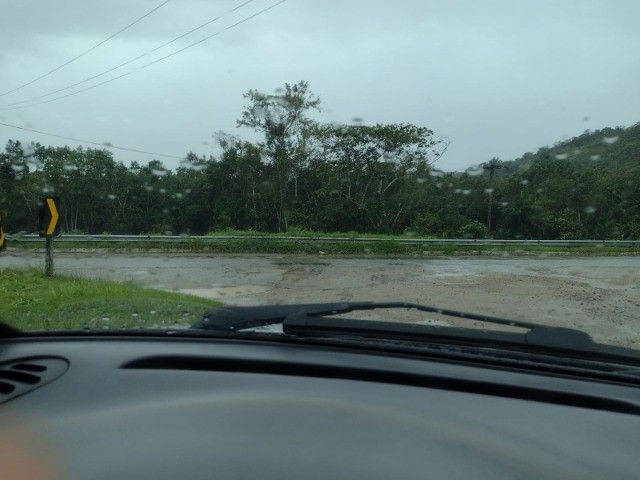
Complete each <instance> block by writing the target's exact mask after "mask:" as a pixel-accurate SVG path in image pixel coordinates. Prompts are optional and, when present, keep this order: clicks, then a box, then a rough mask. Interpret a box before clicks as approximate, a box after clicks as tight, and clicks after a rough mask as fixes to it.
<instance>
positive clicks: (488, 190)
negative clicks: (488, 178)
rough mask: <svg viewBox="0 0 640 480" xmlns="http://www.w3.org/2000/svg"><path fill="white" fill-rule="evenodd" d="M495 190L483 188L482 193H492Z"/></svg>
mask: <svg viewBox="0 0 640 480" xmlns="http://www.w3.org/2000/svg"><path fill="white" fill-rule="evenodd" d="M494 191H495V190H494V189H493V188H485V189H484V193H493V192H494Z"/></svg>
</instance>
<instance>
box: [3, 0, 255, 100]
mask: <svg viewBox="0 0 640 480" xmlns="http://www.w3.org/2000/svg"><path fill="white" fill-rule="evenodd" d="M253 1H254V0H246V1H245V2H243V3H241V4H240V5H238V6H236V7H234V8H232V9H231V10H228V11H227V12H224V13H223V14H221V15H218V16H217V17H215V18H212V19H211V20H208V21H206V22H204V23H202V24H200V25H198V26H197V27H195V28H192V29H191V30H189V31H187V32H185V33H183V34H181V35H178V36H177V37H175V38H173V39H171V40H169V41H167V42H164V43H162V44H160V45H158V46H157V47H155V48H154V49H153V50H150V51H148V52H144V53H141V54H140V55H138V56H136V57H133V58H130V59H129V60H127V61H125V62H122V63H120V64H118V65H116V66H114V67H111V68H108V69H107V70H104V71H102V72H100V73H97V74H95V75H92V76H90V77H87V78H85V79H83V80H80V81H79V82H76V83H72V84H71V85H67V86H66V87H62V88H59V89H57V90H53V91H51V92H48V93H45V94H43V95H39V96H37V97H32V98H30V99H29V100H21V101H19V102H14V103H7V104H4V105H0V107H1V108H5V107H13V106H16V105H21V104H25V103H31V102H34V101H36V100H40V99H42V98H46V97H49V96H51V95H55V94H56V93H60V92H64V91H65V90H69V89H70V88H73V87H77V86H78V85H82V84H84V83H87V82H89V81H91V80H95V79H96V78H98V77H101V76H103V75H106V74H107V73H111V72H113V71H115V70H117V69H119V68H122V67H124V66H126V65H129V64H131V63H133V62H135V61H136V60H140V59H141V58H143V57H146V56H148V55H151V54H152V53H155V52H157V51H158V50H160V49H162V48H164V47H166V46H168V45H171V44H172V43H175V42H177V41H178V40H180V39H182V38H184V37H186V36H187V35H190V34H192V33H193V32H195V31H197V30H200V29H202V28H204V27H206V26H207V25H210V24H212V23H213V22H215V21H216V20H219V19H220V18H222V17H223V16H224V15H227V14H229V13H233V12H235V11H236V10H239V9H240V8H242V7H244V6H245V5H247V4H249V3H251V2H253ZM63 98H64V97H63Z"/></svg>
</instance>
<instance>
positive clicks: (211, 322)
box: [196, 302, 541, 331]
mask: <svg viewBox="0 0 640 480" xmlns="http://www.w3.org/2000/svg"><path fill="white" fill-rule="evenodd" d="M388 308H395V309H400V308H405V309H413V310H419V311H422V312H430V313H437V314H439V315H445V316H449V317H458V318H464V319H468V320H479V321H482V322H486V323H493V324H498V325H507V326H510V327H521V328H526V329H529V330H531V329H533V328H537V327H540V326H541V325H538V324H535V323H529V322H521V321H517V320H508V319H504V318H498V317H492V316H490V315H482V314H478V313H467V312H461V311H458V310H448V309H445V308H437V307H431V306H428V305H420V304H417V303H406V302H345V303H310V304H290V305H262V306H258V307H219V308H211V309H209V310H207V311H206V312H205V315H204V321H203V323H202V324H200V325H198V326H197V327H196V328H207V329H214V330H225V331H236V330H244V329H247V328H254V327H258V326H264V325H273V324H278V323H283V322H284V321H285V319H287V318H288V317H291V316H293V315H305V316H307V317H326V316H329V315H341V314H344V313H349V312H354V311H356V310H379V309H388Z"/></svg>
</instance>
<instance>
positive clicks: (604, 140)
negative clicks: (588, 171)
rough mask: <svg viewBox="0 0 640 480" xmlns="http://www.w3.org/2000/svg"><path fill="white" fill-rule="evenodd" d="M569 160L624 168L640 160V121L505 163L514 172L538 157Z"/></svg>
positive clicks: (586, 132)
mask: <svg viewBox="0 0 640 480" xmlns="http://www.w3.org/2000/svg"><path fill="white" fill-rule="evenodd" d="M544 158H555V159H558V160H565V159H566V160H568V161H571V162H573V163H574V164H575V165H579V166H589V165H593V164H594V163H598V164H600V165H601V166H605V167H611V168H616V167H621V166H629V165H631V164H638V163H640V122H639V123H636V124H635V125H632V126H630V127H626V128H624V127H616V128H603V129H602V130H595V131H593V132H590V131H588V130H587V131H585V132H584V133H583V134H582V135H579V136H577V137H573V138H571V139H569V140H565V141H562V142H559V143H557V144H556V145H554V146H553V147H542V148H540V149H539V150H538V151H537V152H536V153H531V152H528V153H525V154H524V155H523V156H521V157H519V158H516V159H515V160H510V161H506V162H504V164H505V165H506V166H507V167H509V168H508V171H509V172H511V173H513V172H517V171H520V170H523V169H526V168H528V167H529V166H530V165H531V163H532V162H534V161H535V160H537V159H544Z"/></svg>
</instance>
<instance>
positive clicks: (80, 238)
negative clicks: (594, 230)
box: [7, 234, 640, 247]
mask: <svg viewBox="0 0 640 480" xmlns="http://www.w3.org/2000/svg"><path fill="white" fill-rule="evenodd" d="M7 239H8V240H9V241H12V242H43V241H44V239H43V238H40V237H39V236H38V235H34V234H25V235H7ZM228 240H268V241H276V242H277V241H297V242H318V243H345V242H355V243H380V242H389V241H393V242H397V243H401V244H405V245H454V246H469V245H487V246H500V245H547V246H559V247H560V246H562V247H577V246H584V245H591V246H596V245H608V246H617V247H622V246H624V247H640V240H495V239H464V238H412V237H406V238H394V239H388V238H376V237H321V236H318V237H306V236H304V237H300V236H283V235H60V236H59V237H56V240H55V241H56V242H77V243H84V242H87V243H126V242H130V243H136V242H139V243H180V242H202V243H207V242H211V243H213V242H224V241H228Z"/></svg>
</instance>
